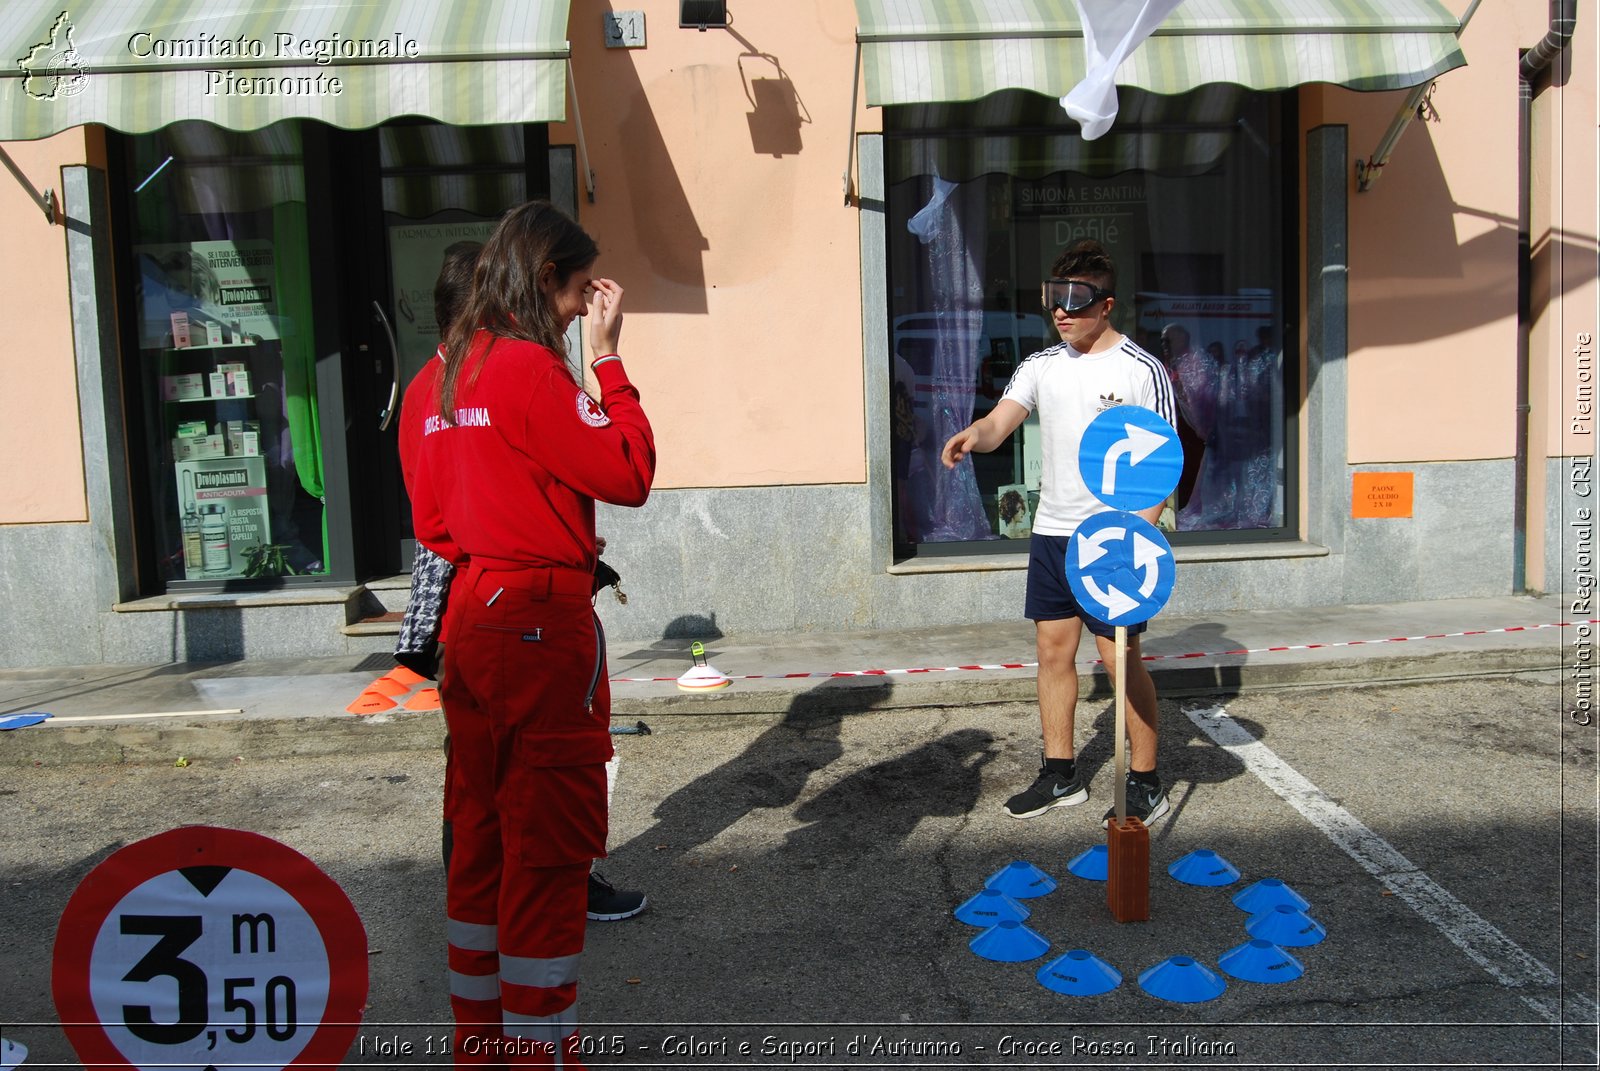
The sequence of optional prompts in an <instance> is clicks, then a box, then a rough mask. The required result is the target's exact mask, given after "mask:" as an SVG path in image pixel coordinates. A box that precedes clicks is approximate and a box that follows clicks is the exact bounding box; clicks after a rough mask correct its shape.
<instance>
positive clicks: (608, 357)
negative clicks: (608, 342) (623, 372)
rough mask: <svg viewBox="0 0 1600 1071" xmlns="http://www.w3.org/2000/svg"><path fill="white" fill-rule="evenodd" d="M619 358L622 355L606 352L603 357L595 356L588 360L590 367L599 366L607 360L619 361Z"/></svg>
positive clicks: (620, 358)
mask: <svg viewBox="0 0 1600 1071" xmlns="http://www.w3.org/2000/svg"><path fill="white" fill-rule="evenodd" d="M620 360H622V356H621V355H620V354H616V353H608V354H606V355H605V356H603V357H596V358H595V359H594V360H593V361H591V362H590V364H589V367H590V368H599V367H600V366H601V365H603V364H605V363H606V362H607V361H620Z"/></svg>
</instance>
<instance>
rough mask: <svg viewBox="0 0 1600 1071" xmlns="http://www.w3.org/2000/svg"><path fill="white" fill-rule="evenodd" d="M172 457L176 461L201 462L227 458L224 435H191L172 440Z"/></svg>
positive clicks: (226, 443) (226, 444)
mask: <svg viewBox="0 0 1600 1071" xmlns="http://www.w3.org/2000/svg"><path fill="white" fill-rule="evenodd" d="M172 456H173V458H174V459H175V460H178V461H202V460H206V459H209V458H216V457H227V456H228V439H227V436H225V435H216V434H212V435H191V436H188V437H185V438H180V439H174V440H172Z"/></svg>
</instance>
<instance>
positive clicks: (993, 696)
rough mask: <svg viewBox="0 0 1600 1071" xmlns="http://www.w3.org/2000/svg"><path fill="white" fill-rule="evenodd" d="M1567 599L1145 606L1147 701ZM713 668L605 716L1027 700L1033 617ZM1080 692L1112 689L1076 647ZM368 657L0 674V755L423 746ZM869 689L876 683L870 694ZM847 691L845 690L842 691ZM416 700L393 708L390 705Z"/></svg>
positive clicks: (744, 647)
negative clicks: (379, 697) (371, 705)
mask: <svg viewBox="0 0 1600 1071" xmlns="http://www.w3.org/2000/svg"><path fill="white" fill-rule="evenodd" d="M1571 605H1572V600H1570V599H1566V598H1559V599H1558V598H1557V597H1555V596H1545V597H1537V598H1535V597H1510V596H1507V597H1501V598H1482V599H1453V600H1443V601H1435V602H1416V603H1388V604H1381V605H1358V606H1334V607H1325V608H1318V609H1312V610H1304V609H1298V610H1278V611H1247V612H1236V613H1227V614H1215V615H1206V616H1191V617H1178V616H1165V615H1163V616H1161V617H1159V618H1157V619H1156V621H1155V622H1154V623H1153V626H1152V629H1151V631H1150V633H1149V634H1148V635H1147V636H1146V639H1145V643H1144V654H1145V657H1146V659H1147V665H1148V666H1149V668H1150V670H1151V672H1152V673H1153V674H1154V675H1155V678H1156V684H1157V688H1158V689H1159V690H1160V691H1161V693H1162V694H1163V695H1178V694H1236V693H1239V692H1243V691H1255V690H1261V689H1268V688H1288V687H1305V686H1330V685H1339V684H1345V683H1349V684H1362V683H1374V682H1385V683H1394V682H1400V681H1407V680H1423V679H1438V678H1444V677H1462V676H1492V675H1499V674H1510V673H1526V672H1536V671H1548V670H1557V669H1560V668H1561V667H1562V666H1563V665H1570V664H1572V663H1573V662H1574V661H1575V657H1576V656H1575V654H1574V649H1573V642H1574V640H1575V639H1576V638H1577V635H1576V633H1577V629H1576V625H1577V622H1576V621H1573V620H1571V619H1570V616H1569V610H1570V607H1571ZM702 639H703V641H704V642H705V646H706V654H707V659H708V661H709V662H710V664H711V665H713V666H715V667H716V668H717V669H718V670H720V671H721V672H723V673H725V674H727V675H728V676H729V677H730V678H732V679H733V683H732V686H731V687H729V688H727V689H724V690H721V691H718V692H713V693H710V694H685V693H683V692H680V691H679V690H678V688H677V686H676V683H675V681H676V678H677V677H678V676H679V675H680V674H682V673H683V672H684V671H685V670H687V669H688V668H689V667H690V666H691V664H692V662H691V659H690V657H689V654H688V647H689V643H690V642H691V641H690V639H684V640H665V641H660V642H657V643H654V644H650V645H648V646H645V647H633V646H629V645H626V644H620V645H619V644H613V645H612V647H611V650H610V669H611V677H612V681H613V684H612V695H613V707H614V714H615V724H616V725H618V726H623V725H631V724H633V723H634V722H636V721H639V720H643V721H645V722H646V723H648V722H649V720H650V719H651V718H659V717H667V716H671V715H674V714H728V715H736V714H749V713H778V712H782V711H784V710H787V709H788V708H789V706H790V704H791V703H792V702H794V700H795V698H796V697H797V696H799V695H802V694H804V695H806V696H807V697H808V699H807V702H808V703H811V704H815V705H817V706H818V707H819V708H825V707H827V706H828V705H829V704H837V705H839V706H840V707H841V708H847V709H849V710H852V711H859V710H862V709H863V705H862V698H863V697H862V696H861V695H860V694H859V693H858V692H856V690H857V689H860V688H863V687H870V688H873V689H874V695H873V696H872V698H871V700H870V702H869V703H868V704H867V705H866V709H893V708H908V709H909V708H917V707H935V706H967V705H972V704H978V703H991V702H1014V701H1027V700H1031V699H1033V697H1034V694H1035V692H1034V688H1035V679H1034V667H1033V665H1032V663H1033V661H1034V650H1033V626H1032V624H1031V623H1029V622H1027V621H1023V620H1017V621H1014V622H1007V623H1002V624H983V625H971V626H964V627H959V628H938V629H916V630H901V631H860V632H849V633H781V634H771V635H747V636H724V637H702ZM1080 660H1081V663H1082V667H1083V668H1084V669H1085V670H1086V671H1087V670H1089V669H1090V668H1091V667H1092V672H1085V673H1084V674H1083V676H1082V689H1083V692H1084V694H1085V695H1106V694H1109V693H1110V687H1109V683H1108V678H1107V675H1106V673H1105V670H1104V668H1103V667H1101V666H1099V665H1097V664H1096V663H1095V660H1094V653H1093V650H1092V648H1090V647H1089V646H1088V645H1087V644H1086V645H1085V647H1084V648H1083V650H1082V651H1081V652H1080ZM391 668H393V667H392V663H391V662H390V661H389V660H388V659H387V658H385V657H383V656H367V657H366V658H355V657H349V656H346V657H341V658H331V659H310V660H295V661H276V662H230V663H213V664H199V663H177V664H166V665H144V666H92V667H76V668H45V669H29V670H5V671H0V714H12V713H20V712H28V711H38V712H43V713H49V714H50V715H51V717H50V719H49V720H48V721H46V722H44V723H42V724H39V725H35V726H31V727H27V728H20V729H14V730H10V731H5V732H0V765H7V764H18V763H22V764H28V765H32V764H35V763H43V764H46V765H53V764H57V763H65V762H123V761H160V760H165V761H173V760H175V757H177V756H190V757H207V758H218V757H229V756H235V755H238V756H246V755H248V756H254V757H261V756H264V755H297V754H327V753H330V752H336V751H339V750H342V749H347V748H362V749H372V750H393V749H408V748H416V747H435V746H437V745H438V743H439V741H440V740H441V739H442V736H443V731H444V730H443V724H442V722H443V719H442V718H441V717H440V716H439V714H438V712H437V710H436V709H432V710H429V709H427V708H428V702H427V697H426V696H424V695H421V694H420V693H422V692H423V690H424V689H425V688H426V687H427V684H431V682H426V683H424V684H417V685H413V686H412V688H411V690H410V691H409V692H402V693H401V694H398V695H395V696H393V697H392V700H391V701H393V702H394V703H395V704H396V705H395V706H394V707H393V708H390V709H387V710H384V711H381V712H378V713H375V714H371V715H366V716H358V715H355V714H351V713H349V712H348V710H347V708H348V707H349V706H350V704H351V703H353V702H354V701H356V700H357V699H358V698H359V697H360V696H361V694H362V693H363V691H364V690H365V689H367V688H368V687H369V686H371V685H372V684H373V683H374V681H376V680H377V679H378V678H379V677H381V676H383V675H384V674H385V673H386V672H387V671H388V670H390V669H391ZM885 684H889V685H891V687H889V688H887V689H885V688H884V687H883V686H884V685H885ZM853 692H855V693H856V694H854V695H852V693H853ZM408 701H409V702H411V704H412V706H413V707H419V708H421V709H407V708H406V705H405V704H406V703H407V702H408Z"/></svg>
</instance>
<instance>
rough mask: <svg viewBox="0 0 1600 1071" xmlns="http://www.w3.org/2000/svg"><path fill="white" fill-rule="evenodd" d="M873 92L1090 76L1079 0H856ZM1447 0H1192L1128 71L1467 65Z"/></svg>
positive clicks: (939, 95)
mask: <svg viewBox="0 0 1600 1071" xmlns="http://www.w3.org/2000/svg"><path fill="white" fill-rule="evenodd" d="M856 14H857V17H858V20H859V27H858V30H857V34H856V39H857V41H858V42H859V44H860V47H861V52H862V56H861V58H862V62H863V65H864V66H865V70H866V85H867V103H868V104H869V105H887V104H925V103H931V102H936V101H962V100H976V99H978V98H979V97H983V96H986V95H988V94H990V93H993V92H995V91H997V90H1001V89H1027V90H1032V91H1034V92H1036V93H1042V94H1044V95H1046V96H1049V97H1061V96H1064V95H1065V94H1066V93H1067V92H1068V91H1069V90H1070V89H1072V87H1073V86H1074V85H1076V84H1077V83H1078V81H1079V80H1080V79H1082V78H1083V76H1084V49H1083V28H1082V26H1081V24H1080V22H1079V19H1078V10H1077V6H1076V5H1075V4H1074V3H1073V2H1072V0H856ZM1456 29H1457V20H1456V18H1455V16H1453V15H1451V14H1450V12H1449V11H1447V10H1446V9H1445V8H1444V6H1443V5H1442V4H1440V3H1438V2H1437V0H1283V2H1281V3H1267V2H1263V0H1186V2H1185V3H1183V4H1181V5H1180V6H1179V7H1178V9H1177V10H1176V11H1174V12H1173V13H1172V14H1171V15H1170V16H1168V17H1167V19H1166V21H1165V22H1163V23H1162V24H1161V25H1160V26H1159V27H1157V29H1156V31H1155V33H1154V34H1152V35H1151V37H1150V38H1149V39H1148V40H1146V41H1145V42H1144V44H1143V45H1141V46H1140V47H1139V49H1138V50H1137V51H1136V52H1134V53H1133V55H1131V56H1130V57H1129V58H1128V59H1127V60H1126V61H1125V62H1124V63H1123V64H1122V66H1121V67H1120V68H1119V69H1118V71H1117V83H1118V84H1119V85H1126V86H1134V87H1137V88H1139V89H1145V90H1149V91H1151V92H1154V93H1183V92H1186V91H1188V90H1191V89H1194V88H1196V87H1198V86H1202V85H1208V84H1212V83H1229V84H1234V85H1240V86H1245V87H1247V88H1249V89H1257V90H1274V89H1287V88H1289V87H1291V86H1297V85H1302V84H1305V83H1309V82H1330V83H1334V84H1336V85H1341V86H1347V87H1349V88H1351V89H1362V90H1384V89H1402V88H1405V87H1407V86H1414V85H1417V84H1419V83H1422V82H1426V81H1429V80H1430V79H1432V78H1436V77H1437V76H1439V75H1440V74H1443V73H1444V72H1445V71H1448V70H1451V69H1453V68H1456V67H1460V66H1463V65H1464V64H1465V63H1466V59H1465V57H1463V56H1462V54H1461V48H1460V45H1459V42H1458V41H1457V39H1456Z"/></svg>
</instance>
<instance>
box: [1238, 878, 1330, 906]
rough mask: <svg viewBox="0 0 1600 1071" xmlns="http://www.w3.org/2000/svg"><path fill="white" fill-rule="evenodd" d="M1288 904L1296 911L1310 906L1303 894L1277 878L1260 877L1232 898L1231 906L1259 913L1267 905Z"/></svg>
mask: <svg viewBox="0 0 1600 1071" xmlns="http://www.w3.org/2000/svg"><path fill="white" fill-rule="evenodd" d="M1279 904H1288V905H1289V906H1290V907H1292V908H1294V909H1295V910H1297V911H1305V910H1307V909H1308V908H1310V907H1311V904H1310V902H1309V901H1307V900H1306V898H1305V897H1304V896H1301V895H1300V894H1299V893H1297V892H1295V891H1294V890H1293V889H1291V888H1289V886H1287V885H1285V884H1284V883H1283V882H1281V881H1279V880H1278V879H1277V878H1262V879H1261V880H1260V881H1258V882H1256V883H1255V884H1254V885H1252V886H1250V887H1249V888H1247V889H1245V890H1243V891H1242V892H1240V893H1239V894H1238V895H1237V896H1235V897H1234V898H1233V906H1234V907H1237V908H1239V909H1240V910H1241V911H1248V912H1249V913H1250V914H1252V915H1259V914H1261V912H1263V911H1265V910H1266V909H1267V908H1269V907H1277V906H1278V905H1279Z"/></svg>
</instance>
